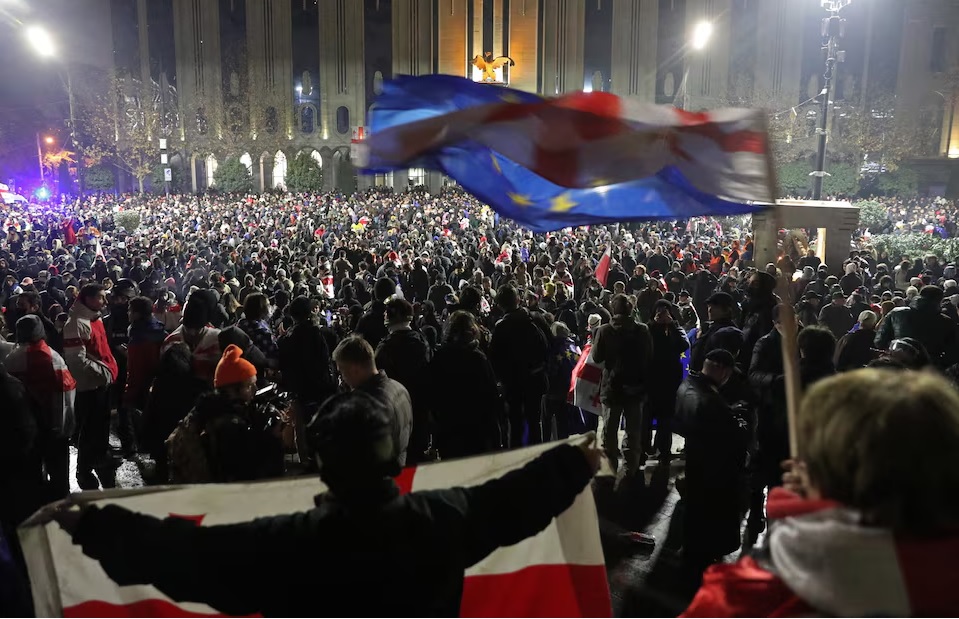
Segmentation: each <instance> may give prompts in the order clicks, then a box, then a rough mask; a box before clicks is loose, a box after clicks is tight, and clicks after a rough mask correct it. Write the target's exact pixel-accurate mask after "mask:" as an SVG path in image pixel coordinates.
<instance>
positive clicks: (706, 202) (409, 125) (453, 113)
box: [362, 75, 769, 231]
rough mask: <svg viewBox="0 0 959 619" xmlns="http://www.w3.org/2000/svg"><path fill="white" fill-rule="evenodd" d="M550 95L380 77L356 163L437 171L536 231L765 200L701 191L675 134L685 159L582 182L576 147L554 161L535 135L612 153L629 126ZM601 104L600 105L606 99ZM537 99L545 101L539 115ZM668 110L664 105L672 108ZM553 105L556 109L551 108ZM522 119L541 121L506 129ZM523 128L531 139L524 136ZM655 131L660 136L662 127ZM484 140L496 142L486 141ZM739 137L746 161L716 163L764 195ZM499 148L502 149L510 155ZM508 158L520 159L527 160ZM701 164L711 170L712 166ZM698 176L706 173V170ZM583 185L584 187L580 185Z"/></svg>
mask: <svg viewBox="0 0 959 619" xmlns="http://www.w3.org/2000/svg"><path fill="white" fill-rule="evenodd" d="M601 94H603V95H605V96H606V97H607V98H609V97H611V98H612V99H617V98H616V97H613V96H612V95H606V94H605V93H601ZM554 101H559V100H553V99H544V98H542V97H539V96H538V95H534V94H530V93H526V92H522V91H518V90H513V89H509V88H503V87H498V86H491V85H487V84H481V83H475V82H472V81H469V80H465V79H462V78H457V77H453V76H448V75H428V76H419V77H409V76H404V77H400V78H398V79H395V80H393V81H390V82H387V83H385V84H384V86H383V92H382V94H381V95H380V96H379V97H378V98H377V99H376V101H375V104H374V105H373V107H372V108H371V110H370V117H369V118H370V127H369V129H370V132H369V137H368V140H367V142H366V144H365V145H364V146H365V149H364V154H363V157H364V158H365V161H363V162H362V167H363V168H364V171H365V172H366V173H369V174H377V173H384V172H388V171H391V170H400V169H407V168H427V169H433V170H438V171H441V172H443V173H444V174H446V175H448V176H449V177H451V178H453V179H454V180H455V181H456V182H457V183H459V184H460V185H461V186H462V187H463V188H464V189H466V190H467V191H469V192H470V193H472V194H473V195H475V196H476V197H477V198H479V199H480V200H482V201H483V202H485V203H487V204H489V205H490V206H491V207H492V208H493V209H494V210H495V211H496V212H497V213H499V214H500V215H503V216H505V217H508V218H510V219H513V220H515V221H517V222H519V223H520V224H522V225H524V226H526V227H528V228H530V229H532V230H535V231H549V230H557V229H561V228H565V227H568V226H581V225H592V224H600V223H611V222H623V221H631V220H650V219H685V218H689V217H694V216H702V215H714V216H725V215H734V214H742V213H751V212H754V211H757V210H759V209H761V208H763V207H764V205H762V204H757V203H751V202H749V201H746V200H741V201H736V200H731V199H729V198H724V197H721V196H719V195H716V193H715V192H713V193H710V192H707V191H704V190H702V186H703V185H709V181H710V179H706V180H707V182H705V183H703V182H697V183H695V184H694V182H691V181H690V178H691V177H692V178H695V177H696V175H697V159H696V158H697V156H698V152H699V151H695V152H694V153H693V154H692V155H690V154H689V153H688V152H682V151H681V150H680V149H679V148H676V147H675V144H676V141H675V139H673V140H672V142H670V144H671V145H672V146H673V152H679V153H680V154H681V155H683V156H684V157H685V158H684V159H682V161H683V164H684V165H665V166H663V167H661V168H659V169H656V170H655V171H652V170H651V171H650V172H649V174H647V175H645V176H640V173H639V172H637V173H636V174H631V173H630V172H629V171H627V172H626V173H625V174H622V173H620V171H617V170H615V169H614V168H615V166H613V168H610V167H607V168H605V169H606V170H607V171H609V170H612V171H613V172H614V173H615V174H617V176H618V177H619V178H627V179H628V180H622V181H620V182H604V180H603V178H601V177H598V176H595V175H594V176H593V177H591V178H590V180H588V181H584V182H583V183H580V182H578V179H579V178H580V177H579V176H577V175H578V174H579V173H580V171H581V168H584V167H589V166H590V165H591V162H590V160H589V157H583V156H582V155H581V154H580V155H579V156H577V155H576V154H575V153H574V154H572V155H570V157H571V158H572V159H574V160H575V161H566V160H564V159H562V158H559V159H558V158H557V157H556V152H557V151H556V148H553V150H552V151H549V152H545V151H544V150H543V149H542V148H541V146H542V144H541V143H540V141H544V143H545V144H546V146H547V147H555V144H553V142H556V141H557V140H558V141H560V142H562V143H563V145H565V146H568V145H569V144H573V147H574V148H578V146H579V145H584V148H580V149H579V150H580V153H582V152H585V148H588V147H590V146H591V144H590V143H589V141H590V140H594V139H595V140H601V139H610V140H612V141H610V142H609V144H610V146H609V149H611V150H613V151H615V149H616V148H617V146H616V144H619V145H620V147H622V144H623V143H624V142H623V140H622V139H620V140H619V141H617V140H616V138H621V137H622V136H623V135H626V134H628V133H629V132H631V131H633V129H632V127H631V125H630V124H629V123H628V122H626V121H623V120H620V119H613V120H615V124H611V123H612V122H613V120H611V118H610V112H609V105H605V107H604V108H603V109H597V110H595V111H594V110H591V109H590V108H589V105H592V103H591V101H592V100H591V99H590V100H587V102H586V103H585V104H583V103H582V102H580V101H577V102H575V105H577V106H579V109H576V110H573V111H572V112H570V109H569V107H570V106H569V104H558V105H554V104H553V103H551V102H554ZM603 102H604V103H605V104H608V103H609V99H604V100H603ZM542 106H553V107H551V108H549V109H547V110H546V112H547V113H546V114H544V113H543V110H544V108H543V107H542ZM651 107H654V108H655V107H659V106H651ZM616 109H617V110H618V109H619V108H616ZM674 111H675V110H672V108H670V113H673V112H674ZM552 112H555V114H553V115H552V116H550V115H549V113H552ZM657 113H665V112H664V111H662V110H661V111H659V112H657ZM557 114H558V115H559V116H558V115H557ZM569 114H574V116H573V117H572V118H573V121H572V122H569ZM563 115H565V116H563ZM504 123H507V124H504ZM517 123H520V124H517ZM522 123H526V124H522ZM530 123H533V124H535V123H539V125H536V126H533V127H532V129H531V130H530V131H531V132H530V133H523V132H519V131H510V129H511V128H516V127H518V126H523V127H526V126H531V125H530ZM544 123H546V124H544ZM549 123H553V124H555V132H556V135H555V136H553V135H551V134H550V131H551V129H552V128H553V127H551V126H550V124H549ZM504 128H505V130H504ZM695 128H696V129H697V130H698V131H699V133H700V134H701V135H705V134H706V133H707V132H706V131H705V129H704V128H703V125H702V123H700V125H697V126H696V127H695ZM711 128H712V127H710V129H711ZM532 132H535V133H532ZM617 132H618V133H617ZM531 135H534V136H536V137H535V138H534V139H531V138H530V136H531ZM657 135H659V136H663V135H666V134H665V133H664V132H663V131H662V130H660V132H659V133H658V134H657ZM716 135H717V133H716V132H715V131H714V132H713V134H711V135H710V139H711V140H713V142H715V143H719V144H720V147H719V148H718V149H717V152H719V153H720V154H719V155H718V157H720V158H721V157H723V156H727V155H728V156H729V157H730V158H733V157H736V156H739V157H740V159H742V158H743V157H744V155H742V154H741V153H740V154H738V155H737V154H736V153H733V154H732V155H729V154H728V152H729V151H730V148H731V147H730V146H729V145H728V143H729V142H730V140H729V139H727V136H728V135H731V134H728V133H722V134H718V135H720V137H719V138H716V137H715V136H716ZM628 137H629V135H627V138H628ZM761 137H763V138H764V137H765V136H764V135H762V136H761ZM724 139H725V141H722V140H724ZM717 140H720V141H718V142H717ZM661 141H666V140H665V138H664V139H663V140H661ZM630 143H631V144H635V142H630ZM491 144H497V145H499V146H500V148H499V149H496V148H493V147H492V146H491ZM711 144H712V143H711ZM738 144H739V143H737V144H736V145H734V146H733V147H732V148H733V149H735V148H740V150H743V149H744V148H745V149H746V150H750V152H749V153H746V155H748V156H752V157H753V159H751V160H748V161H745V163H744V164H743V163H742V162H741V161H738V160H737V161H736V162H734V164H728V163H727V162H723V166H724V167H723V169H724V170H727V171H728V172H729V176H730V177H735V178H732V180H731V181H730V182H732V183H738V184H737V185H736V186H735V189H737V190H738V189H741V188H742V187H746V188H747V189H746V190H745V191H739V195H740V196H742V195H750V192H752V193H755V194H756V197H757V198H765V197H768V195H769V193H768V192H767V191H766V190H767V189H768V186H766V187H761V188H760V190H754V188H753V186H755V185H757V184H759V185H761V184H762V183H763V182H765V179H764V177H763V175H765V174H767V173H768V170H763V171H759V172H754V170H756V169H758V168H759V167H762V166H763V165H764V163H765V161H764V159H763V158H764V157H765V156H766V155H765V153H759V154H757V151H756V149H755V148H753V147H752V146H749V145H747V146H746V147H741V146H739V145H738ZM592 145H593V146H595V144H592ZM560 150H561V149H560ZM501 151H508V152H510V153H511V154H512V155H513V158H510V157H507V156H505V155H504V154H503V152H501ZM544 152H545V155H544ZM563 152H570V151H569V150H567V151H563ZM723 152H725V153H727V154H726V155H724V154H722V153H723ZM526 153H528V157H527V156H526V155H525V154H526ZM592 153H596V157H604V156H606V153H604V152H603V150H602V149H599V150H597V149H596V148H595V147H594V148H593V150H590V151H589V152H588V153H587V154H589V155H590V156H591V155H592ZM610 154H611V156H613V157H618V158H617V159H616V160H615V161H627V160H630V161H634V160H635V157H633V154H632V153H626V154H625V155H624V154H623V153H619V155H617V154H616V153H615V152H612V153H610ZM550 157H552V158H550ZM630 157H632V159H630ZM757 157H758V159H757ZM514 159H525V162H524V163H519V162H517V161H515V160H514ZM677 160H678V159H677ZM615 161H614V163H615ZM531 162H533V163H531ZM757 162H758V163H757ZM581 164H582V165H581ZM735 165H740V166H741V167H742V166H746V167H748V169H747V173H741V174H736V172H737V169H736V168H735ZM531 168H536V171H534V170H533V169H531ZM566 168H568V169H566ZM554 170H555V171H556V173H555V174H554V173H553V172H554ZM538 172H539V173H538ZM708 172H709V174H713V176H715V173H714V171H712V170H708ZM544 174H545V175H548V176H550V177H551V178H553V179H554V180H557V179H558V180H563V179H569V182H565V181H564V182H563V184H558V183H556V182H553V181H552V180H547V179H546V178H544ZM750 174H753V176H755V177H756V178H755V179H754V178H752V177H751V176H750ZM631 176H634V177H633V178H630V177H631ZM636 176H638V177H636ZM701 176H702V178H705V177H706V176H707V174H705V173H704V174H703V175H701ZM696 180H697V181H698V180H701V179H700V178H696ZM750 182H752V183H753V186H750ZM584 183H586V184H588V186H582V185H583V184H584ZM697 185H698V187H697ZM710 186H713V185H710Z"/></svg>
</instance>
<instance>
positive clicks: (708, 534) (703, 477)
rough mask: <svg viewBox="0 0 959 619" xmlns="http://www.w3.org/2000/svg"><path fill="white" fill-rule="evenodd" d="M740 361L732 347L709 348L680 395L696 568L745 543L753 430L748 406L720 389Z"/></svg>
mask: <svg viewBox="0 0 959 619" xmlns="http://www.w3.org/2000/svg"><path fill="white" fill-rule="evenodd" d="M735 365H736V359H735V358H734V357H733V355H732V353H730V352H729V351H727V350H722V349H716V350H712V351H710V352H709V353H708V354H707V355H706V359H705V360H704V363H703V370H702V372H698V373H693V374H690V376H689V378H687V379H686V380H685V381H684V382H683V384H682V385H681V386H680V388H679V392H678V395H677V396H676V397H677V400H676V416H677V419H678V421H679V423H680V426H681V428H682V431H683V436H685V437H686V476H685V482H684V487H683V489H682V491H681V495H682V500H683V505H684V510H683V553H684V558H685V560H686V561H687V562H688V564H689V565H690V566H691V567H692V568H693V569H694V570H697V571H702V570H703V569H705V567H706V566H707V565H708V564H710V563H712V562H713V561H716V560H718V559H720V558H722V557H723V556H724V555H726V554H729V553H731V552H733V551H735V550H736V549H737V548H739V545H740V520H741V513H742V508H743V506H742V505H741V499H742V495H743V489H744V486H745V477H744V473H745V465H746V450H747V446H748V442H749V431H748V428H747V424H746V420H745V419H744V410H742V408H737V407H734V406H731V405H730V403H727V402H726V401H725V400H724V399H723V397H722V395H720V392H719V389H720V387H722V386H723V384H725V383H726V381H728V380H729V378H730V377H731V376H732V374H733V371H734V369H735ZM736 404H739V403H736Z"/></svg>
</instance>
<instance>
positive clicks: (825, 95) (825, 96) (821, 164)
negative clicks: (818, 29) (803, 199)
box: [810, 0, 852, 200]
mask: <svg viewBox="0 0 959 619" xmlns="http://www.w3.org/2000/svg"><path fill="white" fill-rule="evenodd" d="M850 2H852V0H820V4H821V5H822V7H823V8H824V9H826V10H827V11H829V17H826V18H824V19H823V21H822V34H823V37H828V42H827V43H826V45H825V46H824V47H823V49H824V50H825V52H826V72H825V73H823V76H822V77H823V89H822V92H820V93H819V96H820V97H822V101H820V102H819V128H818V129H816V133H817V134H818V136H819V149H818V150H817V151H816V169H815V170H813V171H812V172H811V173H810V176H812V177H813V186H812V199H813V200H821V199H822V179H823V177H825V176H826V127H827V126H828V125H827V124H826V116H827V115H828V114H829V90H830V86H831V85H832V80H833V77H834V72H835V69H836V63H837V62H842V61H843V59H844V57H845V52H843V51H840V50H839V38H840V37H841V36H842V34H843V20H842V19H840V17H839V11H841V10H842V9H843V7H845V6H848V5H849V3H850Z"/></svg>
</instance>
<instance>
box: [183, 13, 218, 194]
mask: <svg viewBox="0 0 959 619" xmlns="http://www.w3.org/2000/svg"><path fill="white" fill-rule="evenodd" d="M173 18H174V22H175V23H176V24H177V27H176V28H175V30H174V42H173V43H174V46H175V47H176V63H177V92H178V97H179V104H180V118H181V119H182V120H181V129H180V131H181V133H180V141H181V142H186V141H187V139H188V138H189V143H190V144H197V142H198V141H204V142H211V141H212V138H215V135H214V136H210V135H209V127H208V124H207V123H208V122H209V117H208V116H209V115H208V103H209V102H214V101H219V100H220V91H221V84H222V80H221V76H220V14H219V6H218V4H217V3H214V2H206V1H204V0H173ZM204 121H206V122H204ZM204 125H206V129H201V127H203V126H204ZM202 155H203V153H200V152H196V151H195V152H193V153H187V154H186V157H185V159H186V160H187V161H189V162H190V181H191V185H192V188H193V191H194V192H197V191H201V190H203V189H205V188H206V177H205V164H206V161H205V159H204V158H203V156H202ZM198 166H202V170H204V172H201V173H199V174H198V170H197V167H198Z"/></svg>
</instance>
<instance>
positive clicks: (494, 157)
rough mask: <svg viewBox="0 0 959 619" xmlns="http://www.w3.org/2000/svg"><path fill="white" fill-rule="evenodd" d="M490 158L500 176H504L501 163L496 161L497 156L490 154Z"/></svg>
mask: <svg viewBox="0 0 959 619" xmlns="http://www.w3.org/2000/svg"><path fill="white" fill-rule="evenodd" d="M489 158H490V159H491V160H492V161H493V167H494V168H496V172H497V173H498V174H502V173H503V169H502V168H500V167H499V161H497V160H496V155H494V154H493V153H490V154H489Z"/></svg>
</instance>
